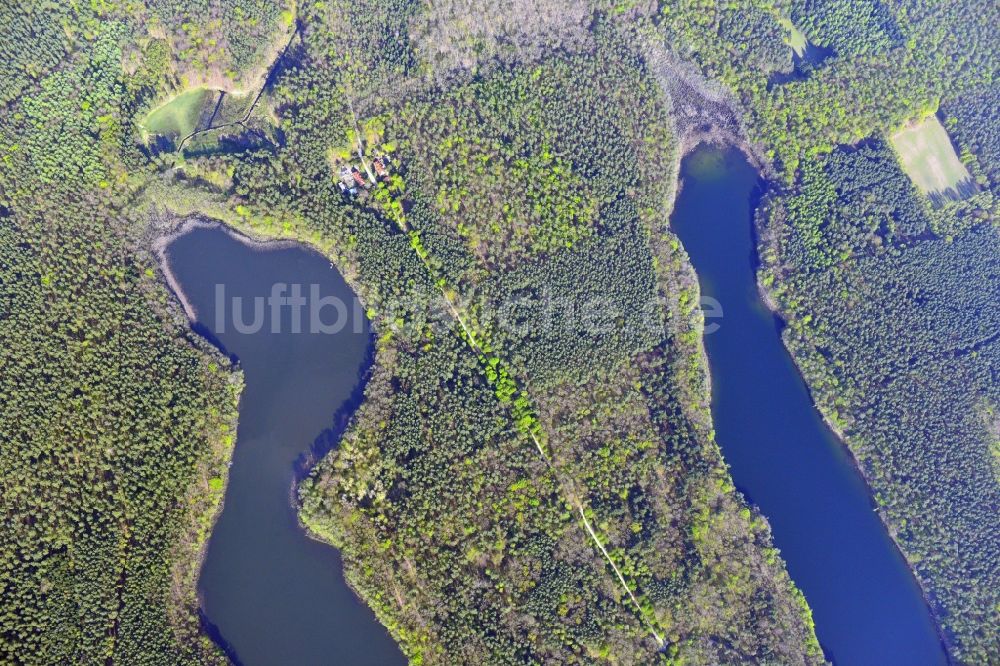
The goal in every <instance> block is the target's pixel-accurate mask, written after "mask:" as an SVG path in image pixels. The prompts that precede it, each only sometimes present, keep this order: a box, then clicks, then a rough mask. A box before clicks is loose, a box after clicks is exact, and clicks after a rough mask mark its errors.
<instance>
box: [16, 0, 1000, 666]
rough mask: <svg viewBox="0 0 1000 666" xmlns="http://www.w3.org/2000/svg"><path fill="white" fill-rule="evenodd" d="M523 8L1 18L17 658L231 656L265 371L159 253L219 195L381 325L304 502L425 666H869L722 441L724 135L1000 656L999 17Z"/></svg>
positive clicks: (816, 320)
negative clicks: (250, 445) (260, 377)
mask: <svg viewBox="0 0 1000 666" xmlns="http://www.w3.org/2000/svg"><path fill="white" fill-rule="evenodd" d="M501 5H502V6H496V5H495V3H489V2H485V1H483V0H453V1H451V2H442V3H422V2H416V0H373V1H372V2H368V3H348V2H345V1H343V0H325V1H312V2H300V1H298V0H287V2H281V1H277V0H191V1H188V2H181V1H179V0H132V1H129V2H124V1H118V0H96V1H95V2H78V3H62V2H35V3H26V4H23V3H22V4H13V3H7V4H4V5H3V6H0V18H2V20H3V24H4V25H5V26H6V27H7V30H6V31H5V34H4V36H3V37H2V38H0V56H2V57H0V74H2V77H0V81H2V82H3V83H2V84H0V156H2V162H3V164H2V168H0V343H2V344H0V404H2V405H3V406H2V408H0V494H2V499H3V502H2V506H3V508H4V514H5V515H4V526H3V528H2V529H0V594H2V598H3V603H2V605H0V661H2V662H4V663H7V662H9V663H26V664H35V663H38V664H48V663H95V662H104V663H121V664H145V663H150V664H152V663H163V664H178V663H197V664H202V663H226V662H227V661H229V659H230V657H231V656H232V655H231V654H227V652H226V651H225V649H226V646H225V645H223V644H221V641H219V640H218V637H217V636H213V635H212V632H211V631H210V630H209V629H210V627H209V624H208V623H207V622H206V620H205V618H204V617H203V614H202V613H201V606H200V602H199V599H198V576H199V571H200V568H201V563H202V559H203V557H204V553H205V549H206V544H207V541H208V539H209V538H210V535H211V532H212V527H213V523H214V521H215V519H216V517H217V516H218V513H219V511H220V510H221V505H222V499H223V497H224V494H225V491H226V485H227V481H228V463H229V462H230V460H231V457H232V451H233V446H234V443H235V440H236V432H237V426H238V422H239V418H238V408H239V400H240V395H241V393H242V391H243V376H242V373H241V371H240V368H239V366H238V365H236V364H233V362H232V359H230V358H229V357H227V356H226V355H224V354H223V353H221V352H220V350H219V349H217V348H216V347H213V346H212V344H211V343H210V342H209V341H207V340H205V339H204V338H202V337H201V336H200V335H199V334H198V333H197V332H196V331H194V330H192V328H191V326H190V322H189V321H188V317H187V316H186V314H190V313H185V311H184V309H183V308H182V307H181V305H180V303H179V302H178V300H177V298H176V294H175V293H172V291H171V289H170V287H169V286H168V284H167V280H166V276H165V274H164V271H163V266H162V264H160V263H159V262H158V248H160V247H161V246H162V244H163V242H164V239H165V238H167V237H169V236H170V235H171V234H173V233H174V232H176V231H177V229H178V228H179V227H180V226H181V225H182V224H183V222H184V221H185V220H190V219H193V218H210V219H212V220H218V221H221V222H222V223H224V224H226V225H228V226H229V227H231V228H233V229H238V230H240V231H241V232H243V233H245V234H247V235H249V236H251V237H253V238H256V239H261V240H263V239H274V238H281V239H287V240H293V241H296V242H299V243H303V244H306V245H308V246H311V247H313V248H315V249H316V250H318V251H320V252H322V253H323V254H324V255H325V256H326V257H327V258H328V259H329V260H330V262H331V263H332V265H333V266H335V267H336V269H337V270H338V271H339V272H340V273H341V274H342V275H343V276H344V278H345V279H346V280H347V282H348V284H349V285H350V286H351V288H352V289H353V290H354V292H355V293H356V294H357V296H358V298H359V299H360V301H361V303H362V304H363V306H364V308H365V311H366V312H365V314H366V316H367V318H368V319H369V320H370V324H371V327H372V331H373V333H374V336H375V347H374V359H373V364H372V367H371V369H370V371H369V373H368V375H367V377H366V378H365V383H364V384H363V387H364V388H363V399H362V401H361V404H360V407H358V409H357V411H356V412H355V413H354V414H353V416H351V418H350V420H349V422H348V424H347V427H346V430H345V431H344V433H343V436H342V437H341V438H340V440H339V441H338V442H337V443H336V447H335V448H333V449H332V450H331V451H329V452H326V451H322V452H321V453H323V454H324V455H322V456H321V457H320V458H318V459H316V460H311V461H309V463H310V466H309V467H308V468H307V469H306V470H305V473H304V478H303V480H302V481H301V483H299V484H298V486H297V488H296V489H295V497H294V501H295V502H296V503H297V504H296V506H297V508H298V511H299V518H300V519H301V521H302V524H303V526H304V528H305V529H307V530H308V531H309V533H310V534H311V535H312V536H313V537H315V538H316V539H320V540H322V541H324V542H327V543H329V544H332V545H333V546H335V547H336V548H337V549H338V550H339V551H340V554H341V556H342V558H343V562H344V569H343V572H342V573H341V572H340V571H335V570H331V571H330V572H329V575H330V576H341V575H343V576H344V577H345V578H346V580H347V582H348V583H349V584H350V586H351V587H352V589H353V590H354V591H355V593H356V594H357V595H358V597H359V598H360V599H361V600H362V601H364V603H366V604H367V605H368V606H369V607H370V608H371V609H372V610H373V611H374V613H375V615H376V617H377V619H378V621H379V622H381V623H382V625H384V626H385V627H386V629H387V630H388V632H389V634H390V635H391V636H392V638H393V639H394V640H395V641H397V642H398V644H399V646H400V649H401V650H402V652H403V654H404V655H405V656H406V658H407V659H408V660H409V661H410V662H411V663H414V664H446V663H447V664H450V663H470V664H478V663H609V664H630V663H669V664H719V663H727V664H728V663H733V664H736V663H781V664H797V663H802V664H814V663H823V662H824V661H825V660H826V659H827V658H831V656H830V655H825V654H824V652H823V648H822V647H821V646H820V643H819V641H818V640H817V636H816V628H815V627H814V626H813V620H812V615H811V612H810V609H809V605H808V600H807V599H806V598H805V597H804V596H803V595H802V593H801V592H800V591H799V590H798V589H797V588H796V586H795V583H794V581H793V580H792V579H791V578H790V577H789V575H788V573H787V571H786V568H785V563H784V561H783V559H782V556H781V553H780V552H779V551H778V549H776V548H775V545H774V541H773V539H772V535H771V531H770V527H769V525H768V521H767V517H766V516H765V515H763V514H761V512H760V511H759V510H758V509H757V508H756V507H755V506H754V505H753V504H752V502H751V501H749V500H752V498H749V500H748V498H746V497H744V495H743V494H742V493H741V492H739V491H738V490H737V488H735V487H734V485H733V481H732V478H731V477H730V474H729V470H728V468H727V465H726V463H725V460H724V459H723V457H722V455H721V453H720V449H719V446H718V445H717V444H716V442H715V437H714V430H713V424H712V416H711V412H710V387H709V382H708V370H707V365H706V357H705V353H704V350H703V342H702V333H703V330H704V324H705V322H704V317H703V315H702V311H701V309H700V307H699V288H698V281H697V276H696V275H695V274H694V272H693V269H692V268H691V265H690V262H689V260H688V257H687V254H686V252H685V249H684V247H683V246H682V244H681V243H680V241H679V239H678V238H677V236H676V235H675V234H674V233H673V232H672V231H671V229H670V227H669V223H668V222H669V219H670V214H671V212H672V209H673V205H674V199H675V196H676V194H677V192H678V189H679V187H681V186H682V184H680V183H679V182H678V170H679V164H680V160H681V158H682V156H684V155H685V154H687V153H689V152H690V151H691V150H692V149H693V148H694V147H695V146H697V145H698V144H699V143H701V142H705V141H707V142H715V143H720V144H721V143H725V144H730V145H734V146H737V147H739V148H740V149H742V150H743V151H744V152H745V153H746V154H747V155H748V156H749V158H750V159H751V160H752V161H753V162H754V164H755V165H756V166H757V167H758V168H759V169H760V170H761V173H762V175H763V176H764V177H765V178H766V188H765V192H764V194H763V198H762V200H761V202H760V206H759V207H758V208H757V212H756V226H755V231H756V236H755V238H756V241H757V245H758V255H759V261H758V264H757V271H758V272H757V277H758V286H759V289H760V293H761V294H762V296H763V297H764V298H765V299H766V300H767V302H768V304H769V305H770V306H771V308H772V309H773V310H774V311H775V313H777V314H778V315H779V316H780V317H781V318H782V320H783V321H784V322H785V326H784V328H783V330H782V337H783V341H784V343H785V345H786V347H787V349H788V350H789V352H790V353H791V354H792V356H793V358H794V360H795V362H796V365H797V367H798V369H799V371H800V372H801V373H802V376H803V377H804V378H805V380H806V382H807V383H808V386H809V389H810V391H811V395H812V397H813V399H814V401H815V404H816V407H817V408H818V409H819V411H820V412H821V413H822V415H823V417H824V418H825V419H826V420H827V422H828V423H829V424H830V426H831V427H832V428H833V429H834V430H835V431H836V432H837V433H838V434H839V435H840V437H841V438H842V440H843V443H844V445H845V446H847V447H848V448H849V450H850V452H851V454H852V455H853V457H854V460H855V461H856V463H857V466H858V469H859V471H860V473H861V474H862V475H863V477H864V479H865V480H866V482H867V483H868V485H869V487H870V490H871V493H872V497H873V502H874V508H875V509H876V510H877V512H878V516H879V517H880V519H881V520H882V521H883V522H884V524H885V527H886V529H887V530H888V532H889V534H890V535H891V536H892V538H893V539H894V541H895V543H896V544H897V546H898V547H899V549H900V551H901V552H902V554H903V555H904V556H905V558H906V560H907V562H908V564H909V566H910V567H911V568H912V571H913V573H914V575H915V576H916V580H917V582H918V583H919V585H920V589H921V590H922V593H923V595H924V597H925V601H926V603H927V604H928V606H929V608H930V611H931V613H932V614H933V617H934V619H935V621H936V623H937V626H938V628H939V630H940V632H941V639H942V641H943V643H944V645H945V648H946V649H947V652H948V656H949V659H950V660H952V661H953V662H955V663H968V664H985V663H995V662H996V660H997V659H998V655H1000V518H998V516H1000V512H998V507H1000V416H998V411H997V410H998V405H1000V378H998V376H997V374H998V368H1000V359H998V355H1000V344H998V342H1000V341H998V335H997V330H998V324H1000V321H998V319H1000V265H998V264H1000V237H998V227H997V214H998V212H1000V211H998V199H997V195H998V188H1000V162H998V160H1000V134H998V133H997V113H998V112H997V108H996V101H997V99H998V92H997V91H998V86H1000V81H998V80H997V72H998V69H997V57H998V56H997V53H998V51H1000V49H998V48H997V46H998V44H997V37H996V34H995V30H994V26H995V25H996V24H997V23H998V22H1000V9H998V7H997V6H996V4H995V3H991V2H986V1H979V0H971V1H969V2H954V3H951V2H949V3H939V2H931V1H929V0H904V1H902V2H897V3H886V2H880V1H879V0H812V1H809V2H807V1H805V0H733V1H732V2H727V3H716V2H714V1H713V2H704V1H700V0H681V1H679V2H636V1H634V0H626V1H625V2H606V1H604V0H588V1H586V2H585V1H571V0H543V1H541V2H524V1H523V0H511V1H509V2H505V3H501ZM539 322H545V325H540V324H539ZM331 418H332V416H331ZM306 444H308V443H306ZM803 445H804V446H805V445H808V443H807V442H805V443H803ZM213 638H214V639H216V640H213ZM832 658H833V659H834V660H835V658H836V655H833V657H832ZM330 660H331V663H337V661H336V660H337V656H336V655H330ZM247 663H251V662H250V661H248V662H247Z"/></svg>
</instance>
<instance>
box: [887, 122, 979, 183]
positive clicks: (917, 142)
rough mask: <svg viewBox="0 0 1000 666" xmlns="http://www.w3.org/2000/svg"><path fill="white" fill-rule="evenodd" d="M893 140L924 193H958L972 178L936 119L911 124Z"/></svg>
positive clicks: (913, 178)
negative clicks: (963, 183) (960, 184)
mask: <svg viewBox="0 0 1000 666" xmlns="http://www.w3.org/2000/svg"><path fill="white" fill-rule="evenodd" d="M889 140H890V141H891V142H892V146H893V148H895V150H896V154H897V155H899V160H900V162H901V164H902V165H903V170H904V171H906V173H907V175H909V177H910V179H912V180H913V182H914V183H915V184H916V185H917V187H919V188H920V191H921V192H923V193H924V194H935V193H937V194H943V193H945V192H947V191H948V190H952V191H954V192H956V193H958V192H959V187H958V186H959V183H962V182H964V181H967V180H969V179H970V176H969V171H968V169H966V168H965V165H964V164H962V163H961V162H960V161H959V159H958V155H956V154H955V148H954V146H952V144H951V140H950V139H949V138H948V133H947V132H945V130H944V127H943V126H942V125H941V123H940V122H939V121H938V119H937V117H936V116H930V117H929V118H926V119H924V120H922V121H920V122H918V123H915V124H911V125H907V126H906V127H904V128H903V129H901V130H900V131H898V132H896V133H895V134H893V135H892V136H890V137H889Z"/></svg>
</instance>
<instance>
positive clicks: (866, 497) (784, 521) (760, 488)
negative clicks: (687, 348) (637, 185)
mask: <svg viewBox="0 0 1000 666" xmlns="http://www.w3.org/2000/svg"><path fill="white" fill-rule="evenodd" d="M681 178H682V180H683V189H682V190H681V193H680V195H679V198H678V200H677V203H676V207H675V210H674V213H673V216H672V219H671V226H672V228H673V229H674V231H675V232H676V233H677V234H678V235H679V236H680V238H681V241H682V243H683V244H684V247H685V248H686V250H687V252H688V254H689V256H690V258H691V261H692V263H693V264H694V267H695V270H696V271H697V273H698V276H699V280H700V282H701V289H702V295H703V296H708V297H712V298H714V299H716V300H717V301H718V302H719V303H720V304H721V306H722V313H723V316H722V318H721V319H713V320H711V322H707V323H713V322H714V323H718V324H720V326H719V328H718V330H716V331H715V332H713V333H710V334H707V335H706V336H705V346H706V349H707V351H708V357H709V364H710V367H711V374H712V413H713V416H714V419H715V429H716V436H717V439H718V441H719V445H720V446H721V448H722V453H723V455H724V457H725V459H726V462H727V463H728V464H729V466H730V469H731V472H732V475H733V480H734V482H735V484H736V486H737V487H738V488H739V489H740V490H741V491H742V492H743V493H744V494H745V495H746V496H747V498H748V499H749V500H750V501H751V502H753V503H754V504H756V505H757V506H759V507H760V509H761V511H762V512H763V513H764V515H765V516H766V517H767V519H768V520H769V521H770V523H771V527H772V528H773V533H774V541H775V545H776V546H777V547H778V548H779V549H780V550H781V554H782V557H783V558H784V560H785V562H786V564H787V566H788V571H789V573H790V574H791V577H792V580H793V581H795V584H796V585H797V586H798V587H799V589H800V590H802V592H803V593H804V594H805V597H806V600H807V601H808V602H809V605H810V607H811V608H812V611H813V618H814V620H815V622H816V634H817V636H818V637H819V641H820V644H821V645H822V646H823V649H824V651H825V652H826V655H827V658H828V659H831V660H833V661H834V662H835V663H836V664H845V665H849V666H856V665H859V666H863V665H868V664H870V665H871V666H893V665H896V664H898V665H899V666H920V665H923V664H943V663H946V657H945V653H944V649H943V646H942V645H941V641H940V639H939V636H938V633H937V629H936V626H935V624H934V622H933V621H932V619H931V616H930V612H929V609H928V607H927V605H926V603H925V601H924V599H923V597H922V596H921V593H920V589H919V587H918V586H917V583H916V581H915V579H914V578H913V576H912V574H911V572H910V570H909V569H908V568H907V566H906V562H905V561H904V559H903V557H902V555H901V554H900V553H899V551H898V550H897V548H896V547H895V545H894V544H893V542H892V541H891V540H890V538H889V535H888V533H887V532H886V528H885V526H884V525H883V524H882V523H881V521H880V520H879V518H878V515H877V514H876V513H875V511H874V505H873V503H872V500H871V495H870V492H869V489H868V487H867V485H866V484H865V482H864V480H863V479H862V477H861V475H860V474H859V472H858V471H857V469H856V468H855V466H854V464H853V461H852V459H851V458H850V456H849V453H848V451H847V450H846V448H845V447H844V445H843V444H842V443H841V442H840V441H839V440H838V439H837V438H836V436H835V435H834V434H833V433H832V432H831V431H830V429H829V428H828V427H827V426H826V424H825V423H824V422H823V420H822V418H821V417H820V415H819V412H818V411H817V410H816V409H815V407H814V406H813V403H812V400H811V398H810V395H809V392H808V389H807V387H806V385H805V383H804V382H803V380H802V378H801V377H800V375H799V374H798V371H797V370H796V368H795V366H794V364H793V363H792V360H791V358H790V356H789V354H788V352H787V351H786V350H785V348H784V346H783V344H782V342H781V337H780V332H779V331H780V323H779V321H778V320H777V319H776V317H775V316H774V315H773V314H772V313H771V312H770V311H768V310H767V309H766V307H765V306H764V303H763V302H762V301H761V299H760V297H759V295H758V292H757V286H756V281H755V275H754V266H755V261H756V259H755V258H756V252H755V248H754V238H753V224H752V215H753V208H754V206H755V204H756V200H757V196H758V194H759V188H760V187H761V185H762V183H761V182H760V180H759V178H758V174H757V172H756V171H755V170H754V169H753V168H752V167H751V166H750V164H748V163H747V161H746V159H745V158H744V156H743V155H742V154H741V153H739V152H738V151H736V150H720V149H717V148H712V147H708V146H702V147H700V148H698V149H697V150H696V151H695V152H693V153H692V154H690V155H689V156H688V157H686V158H685V159H684V161H683V163H682V165H681Z"/></svg>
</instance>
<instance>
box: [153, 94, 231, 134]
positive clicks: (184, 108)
mask: <svg viewBox="0 0 1000 666" xmlns="http://www.w3.org/2000/svg"><path fill="white" fill-rule="evenodd" d="M213 92H214V91H210V90H208V89H207V88H196V89H194V90H189V91H187V92H183V93H181V94H180V95H177V96H176V97H174V98H173V99H171V100H170V101H168V102H166V103H165V104H162V105H160V106H159V107H157V108H155V109H153V110H152V111H151V112H150V113H149V115H148V116H146V119H145V120H144V121H143V122H142V129H143V130H144V131H145V133H146V134H160V135H162V136H167V137H171V138H175V139H177V138H181V137H184V136H187V135H188V134H190V133H191V132H193V131H194V130H195V128H197V126H198V118H199V117H200V116H201V111H202V109H203V108H204V106H205V102H206V100H208V99H210V98H211V99H214V94H211V93H213Z"/></svg>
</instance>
